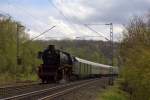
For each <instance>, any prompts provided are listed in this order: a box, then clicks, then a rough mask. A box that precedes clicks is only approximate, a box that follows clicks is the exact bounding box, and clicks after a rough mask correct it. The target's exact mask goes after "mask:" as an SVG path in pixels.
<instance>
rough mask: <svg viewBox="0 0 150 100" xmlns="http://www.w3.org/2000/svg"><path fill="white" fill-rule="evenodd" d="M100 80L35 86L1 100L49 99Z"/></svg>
mask: <svg viewBox="0 0 150 100" xmlns="http://www.w3.org/2000/svg"><path fill="white" fill-rule="evenodd" d="M97 80H98V79H89V80H82V81H76V82H71V83H67V84H63V85H62V84H57V85H56V84H46V85H33V86H30V87H28V88H24V89H20V90H21V91H22V92H19V93H18V94H15V92H14V94H13V95H11V96H9V95H7V96H5V97H2V98H1V100H37V99H39V98H41V99H39V100H44V99H47V98H52V97H56V96H59V95H63V94H64V93H66V92H69V91H72V90H74V89H77V88H80V87H82V86H85V85H88V84H91V83H93V82H96V81H97Z"/></svg>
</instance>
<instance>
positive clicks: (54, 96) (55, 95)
mask: <svg viewBox="0 0 150 100" xmlns="http://www.w3.org/2000/svg"><path fill="white" fill-rule="evenodd" d="M94 82H96V81H94ZM94 82H88V83H84V84H79V85H77V86H74V87H72V88H68V89H65V90H63V91H60V92H57V93H54V94H51V95H48V96H46V97H43V98H40V99H38V100H45V99H52V98H56V97H58V96H61V95H63V94H65V93H67V92H70V91H73V90H75V89H78V88H80V87H83V86H86V85H88V84H91V83H94Z"/></svg>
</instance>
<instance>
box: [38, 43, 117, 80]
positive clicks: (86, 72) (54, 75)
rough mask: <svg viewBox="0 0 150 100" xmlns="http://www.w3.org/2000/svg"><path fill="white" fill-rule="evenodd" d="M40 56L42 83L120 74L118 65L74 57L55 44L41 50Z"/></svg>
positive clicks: (39, 70)
mask: <svg viewBox="0 0 150 100" xmlns="http://www.w3.org/2000/svg"><path fill="white" fill-rule="evenodd" d="M39 58H41V59H42V61H43V63H42V64H41V65H40V66H39V67H38V76H39V78H40V79H41V81H42V83H49V82H59V81H60V80H65V81H70V80H74V79H82V78H90V77H101V76H113V75H117V74H118V69H117V67H112V66H109V65H104V64H99V63H95V62H91V61H88V60H84V59H81V58H78V57H74V56H72V55H71V54H69V53H67V52H64V51H61V50H56V49H55V46H54V45H49V46H48V48H47V49H45V50H44V51H43V52H39Z"/></svg>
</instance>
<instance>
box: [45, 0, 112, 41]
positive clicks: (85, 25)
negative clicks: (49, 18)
mask: <svg viewBox="0 0 150 100" xmlns="http://www.w3.org/2000/svg"><path fill="white" fill-rule="evenodd" d="M48 1H49V3H50V4H51V5H52V6H53V7H54V8H55V9H56V10H57V11H58V12H59V13H60V14H61V15H62V16H63V17H64V18H65V20H67V21H68V22H70V19H68V18H67V17H66V16H65V15H64V13H63V12H62V11H61V10H59V9H58V8H57V7H56V6H55V4H54V3H53V2H52V1H50V0H48ZM71 25H72V26H73V27H74V25H73V24H72V23H71ZM81 25H83V26H84V27H86V28H88V29H89V30H91V31H93V32H95V33H97V34H98V35H99V36H101V37H103V38H105V39H106V40H108V41H109V39H108V38H107V37H105V36H103V35H102V34H101V33H99V32H97V31H95V30H94V29H92V28H90V27H88V25H87V24H81ZM74 29H75V28H74ZM75 30H76V29H75ZM77 31H78V30H77Z"/></svg>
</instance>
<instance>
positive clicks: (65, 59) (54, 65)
mask: <svg viewBox="0 0 150 100" xmlns="http://www.w3.org/2000/svg"><path fill="white" fill-rule="evenodd" d="M39 57H40V58H42V61H43V64H41V65H40V66H39V70H38V76H39V78H40V79H41V80H42V83H45V82H46V83H49V82H58V81H59V80H62V79H65V80H66V79H68V77H69V76H70V75H71V68H72V60H71V56H70V54H68V53H65V52H62V51H60V50H56V49H55V46H54V45H49V46H48V48H47V49H45V50H44V51H43V52H40V53H39Z"/></svg>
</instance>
